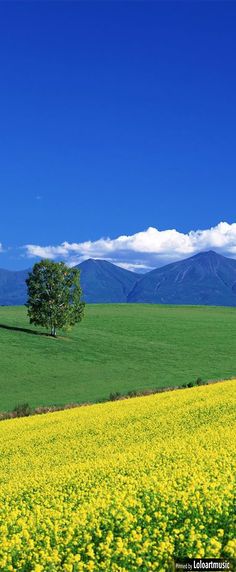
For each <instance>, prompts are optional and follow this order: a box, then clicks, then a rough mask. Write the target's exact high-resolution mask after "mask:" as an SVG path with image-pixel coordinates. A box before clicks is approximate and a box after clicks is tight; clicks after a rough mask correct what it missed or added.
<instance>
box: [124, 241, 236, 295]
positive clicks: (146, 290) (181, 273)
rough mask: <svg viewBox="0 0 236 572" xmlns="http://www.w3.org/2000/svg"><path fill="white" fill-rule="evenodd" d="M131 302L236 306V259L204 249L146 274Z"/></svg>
mask: <svg viewBox="0 0 236 572" xmlns="http://www.w3.org/2000/svg"><path fill="white" fill-rule="evenodd" d="M127 301H128V302H146V303H152V304H191V305H192V304H193V305H200V304H203V305H210V306H212V305H214V306H236V260H233V259H232V258H226V257H225V256H222V255H220V254H217V253H216V252H214V251H209V252H201V253H199V254H195V255H194V256H191V257H190V258H186V259H185V260H181V261H179V262H173V263H172V264H168V265H167V266H163V267H162V268H157V269H156V270H152V271H151V272H148V273H147V274H145V275H144V276H143V277H142V278H141V280H140V281H139V282H138V283H137V284H136V285H135V286H134V288H133V290H132V291H131V292H130V293H129V296H128V299H127Z"/></svg>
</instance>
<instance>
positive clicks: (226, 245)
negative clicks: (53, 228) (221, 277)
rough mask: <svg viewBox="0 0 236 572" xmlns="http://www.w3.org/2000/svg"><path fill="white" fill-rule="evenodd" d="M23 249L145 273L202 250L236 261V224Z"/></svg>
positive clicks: (150, 231) (72, 262)
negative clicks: (100, 261) (109, 263)
mask: <svg viewBox="0 0 236 572" xmlns="http://www.w3.org/2000/svg"><path fill="white" fill-rule="evenodd" d="M24 248H25V251H26V254H27V256H28V257H30V258H35V257H39V258H50V259H52V260H58V259H63V260H65V261H66V262H67V263H68V264H69V265H70V266H73V265H75V264H78V263H79V262H82V261H83V260H85V259H87V258H100V259H106V260H109V261H110V262H113V263H115V264H118V265H119V266H121V267H123V268H128V269H132V270H137V271H139V272H140V271H141V272H142V271H145V270H149V269H151V268H155V267H157V266H161V265H163V264H166V263H168V262H172V261H174V260H180V259H181V258H186V257H188V256H191V255H193V254H195V253H197V252H200V251H203V250H215V251H217V252H219V253H221V254H225V255H227V256H232V257H235V258H236V223H233V224H228V223H227V222H220V223H219V224H218V225H217V226H215V227H212V228H209V229H206V230H191V231H190V232H189V233H186V234H184V233H181V232H178V231H177V230H175V229H170V230H158V229H157V228H153V227H149V228H148V229H147V230H145V231H143V232H138V233H136V234H133V235H131V236H126V235H124V236H119V237H117V238H115V239H111V238H100V239H99V240H95V241H87V242H81V243H69V242H63V243H62V244H60V245H58V246H37V245H35V244H27V245H26V246H25V247H24Z"/></svg>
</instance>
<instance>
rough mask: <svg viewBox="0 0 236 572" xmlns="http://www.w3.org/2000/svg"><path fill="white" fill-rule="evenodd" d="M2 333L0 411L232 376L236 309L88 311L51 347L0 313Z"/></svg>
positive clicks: (21, 320)
mask: <svg viewBox="0 0 236 572" xmlns="http://www.w3.org/2000/svg"><path fill="white" fill-rule="evenodd" d="M0 325H1V327H0V355H1V362H0V411H4V410H11V409H13V407H14V406H15V405H17V404H18V403H23V402H28V403H29V404H30V405H31V406H32V407H36V406H39V405H52V404H55V405H63V404H66V403H71V402H77V403H79V402H87V401H95V400H98V399H102V398H108V397H109V395H110V393H111V392H120V393H127V392H128V391H130V390H143V389H146V388H157V387H165V386H175V385H182V384H184V383H189V382H192V381H195V380H196V378H197V377H201V378H203V379H216V378H217V379H218V378H229V377H231V376H234V375H235V374H236V352H235V344H236V309H235V308H221V307H207V306H202V307H200V306H164V305H163V306H158V305H145V304H137V305H136V304H107V305H105V304H104V305H103V304H101V305H100V304H97V305H88V306H86V314H85V319H84V320H83V322H82V323H81V324H78V326H76V327H75V328H74V329H73V330H72V331H71V332H69V333H68V334H65V333H62V334H61V336H60V337H59V338H58V339H56V340H55V339H51V338H50V337H47V336H45V335H37V334H38V333H39V334H40V333H44V332H43V329H40V328H38V329H36V328H34V327H32V326H30V325H29V322H28V318H27V314H26V309H25V308H24V307H1V308H0ZM24 328H25V329H26V330H27V329H28V330H29V331H23V329H24Z"/></svg>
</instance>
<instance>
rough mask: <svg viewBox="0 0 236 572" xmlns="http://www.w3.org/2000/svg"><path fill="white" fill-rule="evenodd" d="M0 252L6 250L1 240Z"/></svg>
mask: <svg viewBox="0 0 236 572" xmlns="http://www.w3.org/2000/svg"><path fill="white" fill-rule="evenodd" d="M0 252H4V250H3V245H2V243H1V242H0Z"/></svg>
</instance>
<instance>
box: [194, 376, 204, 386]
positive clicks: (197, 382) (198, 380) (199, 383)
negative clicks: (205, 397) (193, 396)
mask: <svg viewBox="0 0 236 572" xmlns="http://www.w3.org/2000/svg"><path fill="white" fill-rule="evenodd" d="M196 384H197V385H202V384H203V380H202V378H201V377H198V378H197V379H196Z"/></svg>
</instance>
